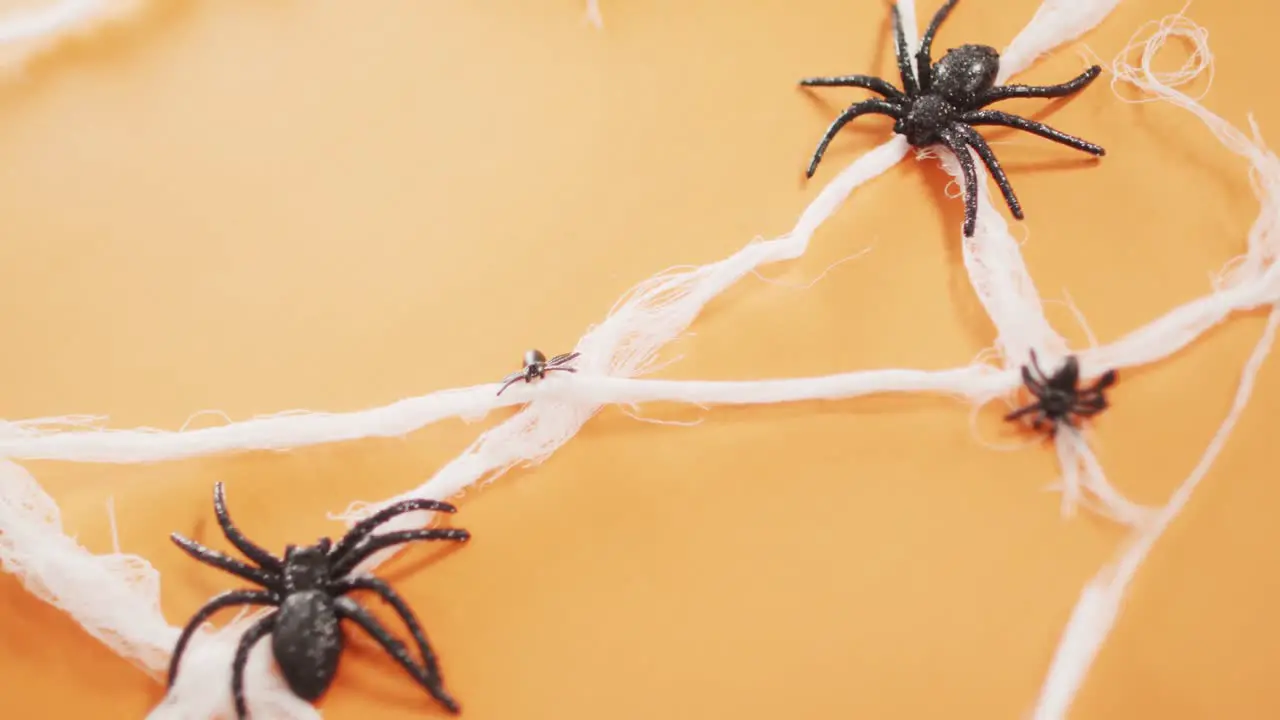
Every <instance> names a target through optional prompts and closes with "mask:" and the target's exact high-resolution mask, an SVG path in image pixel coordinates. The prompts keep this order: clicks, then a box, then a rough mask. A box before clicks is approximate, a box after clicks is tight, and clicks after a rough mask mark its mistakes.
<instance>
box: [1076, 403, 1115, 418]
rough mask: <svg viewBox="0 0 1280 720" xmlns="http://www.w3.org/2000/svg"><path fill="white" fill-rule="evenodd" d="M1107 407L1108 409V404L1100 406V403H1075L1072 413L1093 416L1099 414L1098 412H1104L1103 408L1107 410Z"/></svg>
mask: <svg viewBox="0 0 1280 720" xmlns="http://www.w3.org/2000/svg"><path fill="white" fill-rule="evenodd" d="M1106 409H1107V406H1106V405H1101V406H1098V405H1093V406H1083V405H1075V406H1073V407H1072V408H1071V414H1073V415H1079V416H1080V417H1093V416H1094V415H1097V414H1098V413H1100V412H1102V411H1103V410H1106Z"/></svg>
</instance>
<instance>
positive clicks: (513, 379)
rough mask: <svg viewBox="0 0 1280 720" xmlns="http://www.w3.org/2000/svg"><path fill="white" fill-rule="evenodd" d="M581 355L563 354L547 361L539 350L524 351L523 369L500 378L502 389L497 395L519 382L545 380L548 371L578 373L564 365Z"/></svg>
mask: <svg viewBox="0 0 1280 720" xmlns="http://www.w3.org/2000/svg"><path fill="white" fill-rule="evenodd" d="M581 354H582V353H576V352H571V353H565V354H563V355H556V356H555V357H553V358H551V359H550V360H548V359H547V356H546V355H543V354H542V351H541V350H526V351H525V352H524V367H523V368H521V369H520V370H517V371H515V372H513V373H511V374H510V375H508V376H506V377H504V378H502V387H500V388H498V394H499V395H501V394H502V393H503V392H505V391H506V389H507V388H509V387H511V386H512V385H514V384H516V383H518V382H520V381H521V380H523V381H525V382H527V383H529V382H533V380H534V378H538V379H541V378H545V377H546V376H547V371H549V370H562V371H564V372H570V373H572V372H578V370H577V368H571V367H565V364H566V363H570V362H573V361H574V360H577V359H578V356H579V355H581Z"/></svg>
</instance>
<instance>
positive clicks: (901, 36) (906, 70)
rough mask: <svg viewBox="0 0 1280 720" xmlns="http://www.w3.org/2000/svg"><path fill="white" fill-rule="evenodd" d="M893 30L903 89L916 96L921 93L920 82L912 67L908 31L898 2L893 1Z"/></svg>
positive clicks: (909, 94) (908, 94) (910, 95)
mask: <svg viewBox="0 0 1280 720" xmlns="http://www.w3.org/2000/svg"><path fill="white" fill-rule="evenodd" d="M913 29H914V28H913ZM893 31H894V39H895V41H896V42H895V46H896V48H897V55H898V73H899V74H900V75H902V89H903V91H904V92H906V94H907V97H915V96H917V95H919V94H920V84H919V82H917V80H916V74H915V70H914V69H912V67H911V55H910V54H909V53H910V51H909V50H907V32H906V30H904V29H903V27H902V12H901V11H899V10H898V3H897V2H894V3H893Z"/></svg>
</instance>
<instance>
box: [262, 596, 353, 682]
mask: <svg viewBox="0 0 1280 720" xmlns="http://www.w3.org/2000/svg"><path fill="white" fill-rule="evenodd" d="M275 621H276V622H275V629H274V630H273V632H272V634H271V650H272V653H273V654H274V655H275V659H276V663H277V664H278V665H279V666H280V674H281V675H283V676H284V679H285V682H286V683H287V684H288V685H289V689H290V690H292V691H293V692H294V694H295V695H297V696H298V697H300V698H302V699H303V700H306V701H308V702H314V701H316V700H318V699H319V698H320V696H321V695H324V692H325V691H326V690H328V689H329V685H331V684H332V683H333V676H334V675H335V674H336V673H337V670H338V658H339V657H341V655H342V644H343V638H342V628H341V627H339V624H338V614H337V611H336V610H335V609H334V602H333V598H331V597H329V595H327V594H325V593H324V592H323V591H321V590H305V591H303V592H298V593H294V594H292V595H290V596H288V597H287V598H285V600H284V602H282V603H280V609H279V611H278V612H277V613H276V618H275Z"/></svg>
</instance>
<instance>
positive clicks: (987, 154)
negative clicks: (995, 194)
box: [952, 123, 1023, 220]
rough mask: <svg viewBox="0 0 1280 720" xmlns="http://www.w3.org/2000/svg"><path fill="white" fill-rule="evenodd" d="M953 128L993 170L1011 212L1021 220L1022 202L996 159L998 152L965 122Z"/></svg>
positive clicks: (992, 176) (992, 172)
mask: <svg viewBox="0 0 1280 720" xmlns="http://www.w3.org/2000/svg"><path fill="white" fill-rule="evenodd" d="M952 129H953V130H954V131H955V132H956V134H957V135H959V136H960V137H961V138H963V139H964V141H965V143H966V144H967V145H969V147H971V148H973V149H974V150H976V151H977V152H978V157H980V158H982V163H983V164H984V165H986V166H987V170H989V171H991V178H992V179H993V180H995V181H996V186H997V187H999V188H1000V194H1001V195H1003V196H1004V202H1005V204H1006V205H1008V206H1009V212H1010V213H1012V214H1013V216H1014V217H1015V218H1017V219H1019V220H1021V219H1022V217H1023V215H1022V204H1021V203H1019V202H1018V196H1017V195H1015V194H1014V192H1013V185H1011V184H1010V183H1009V178H1008V177H1007V176H1005V174H1004V168H1002V167H1001V166H1000V161H999V160H998V159H996V154H995V153H994V152H992V151H991V146H990V145H988V144H987V141H986V140H984V139H983V137H982V136H981V135H979V134H978V131H977V130H974V129H973V128H971V127H969V126H968V125H965V124H963V123H955V124H954V125H953V126H952Z"/></svg>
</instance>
